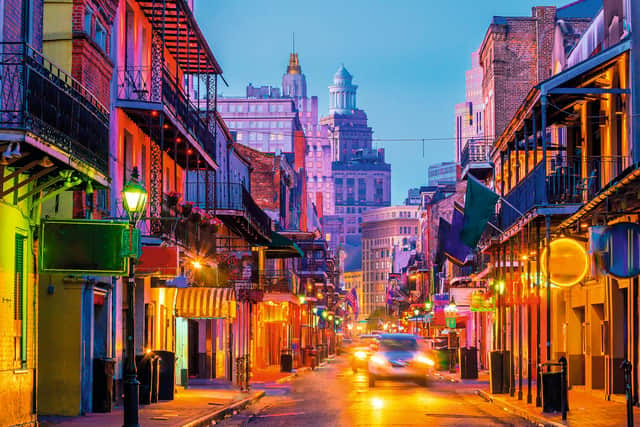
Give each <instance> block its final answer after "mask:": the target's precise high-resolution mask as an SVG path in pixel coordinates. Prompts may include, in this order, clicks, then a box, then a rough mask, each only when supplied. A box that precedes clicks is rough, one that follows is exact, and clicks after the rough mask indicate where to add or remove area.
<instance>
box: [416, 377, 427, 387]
mask: <svg viewBox="0 0 640 427" xmlns="http://www.w3.org/2000/svg"><path fill="white" fill-rule="evenodd" d="M416 382H417V383H418V385H419V386H421V387H426V386H427V385H428V381H427V378H426V377H424V378H418V381H416Z"/></svg>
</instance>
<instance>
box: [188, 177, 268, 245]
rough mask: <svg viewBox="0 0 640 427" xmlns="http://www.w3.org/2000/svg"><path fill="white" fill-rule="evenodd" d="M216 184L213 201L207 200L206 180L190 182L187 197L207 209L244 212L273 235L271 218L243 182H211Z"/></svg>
mask: <svg viewBox="0 0 640 427" xmlns="http://www.w3.org/2000/svg"><path fill="white" fill-rule="evenodd" d="M209 185H211V186H215V193H214V194H215V197H214V200H213V201H207V200H205V198H206V196H205V195H206V194H207V192H206V191H205V188H204V187H205V183H204V182H189V183H188V184H187V186H186V187H187V191H186V198H187V200H189V201H192V202H193V203H194V204H196V205H197V206H199V207H200V208H201V209H205V210H214V209H215V210H221V211H236V212H242V213H243V214H244V215H245V216H246V217H247V219H248V220H249V222H251V223H253V224H254V226H255V227H256V228H258V230H259V231H260V233H261V234H262V235H264V236H270V235H271V218H269V216H268V215H267V214H266V213H265V212H264V211H263V210H262V209H261V208H260V206H258V204H257V203H256V202H255V201H254V200H253V198H252V197H251V193H249V192H248V191H247V189H246V188H245V187H244V185H243V184H240V183H236V182H218V183H215V184H213V183H210V184H209Z"/></svg>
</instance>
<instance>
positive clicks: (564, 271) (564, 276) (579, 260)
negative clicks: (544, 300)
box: [540, 237, 589, 287]
mask: <svg viewBox="0 0 640 427" xmlns="http://www.w3.org/2000/svg"><path fill="white" fill-rule="evenodd" d="M550 246H551V258H550V259H549V270H551V283H552V284H554V285H557V286H562V287H566V286H573V285H575V284H576V283H578V282H580V281H581V280H582V279H584V276H586V274H587V271H588V270H589V257H588V256H587V251H586V250H585V248H584V246H582V245H581V244H580V243H579V242H577V241H576V240H573V239H569V238H567V237H562V238H560V239H556V240H553V241H552V242H551V245H550ZM540 261H541V262H540V264H541V269H542V277H543V280H544V278H546V277H547V270H546V268H547V248H545V249H544V251H542V257H541V260H540Z"/></svg>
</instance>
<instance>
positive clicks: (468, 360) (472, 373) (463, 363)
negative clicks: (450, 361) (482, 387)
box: [459, 347, 478, 380]
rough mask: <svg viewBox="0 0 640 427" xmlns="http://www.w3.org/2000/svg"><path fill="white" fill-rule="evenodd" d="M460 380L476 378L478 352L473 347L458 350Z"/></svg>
mask: <svg viewBox="0 0 640 427" xmlns="http://www.w3.org/2000/svg"><path fill="white" fill-rule="evenodd" d="M459 353H460V354H459V357H460V378H461V379H463V380H475V379H477V378H478V350H477V349H476V348H475V347H466V348H460V349H459Z"/></svg>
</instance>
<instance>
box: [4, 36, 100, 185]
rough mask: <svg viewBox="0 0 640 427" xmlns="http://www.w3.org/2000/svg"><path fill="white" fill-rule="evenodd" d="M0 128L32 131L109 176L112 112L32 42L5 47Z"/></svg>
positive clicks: (5, 44)
mask: <svg viewBox="0 0 640 427" xmlns="http://www.w3.org/2000/svg"><path fill="white" fill-rule="evenodd" d="M0 129H5V130H20V131H25V132H31V133H33V134H35V135H37V136H38V137H39V138H42V139H43V140H45V141H46V142H47V143H49V144H51V145H53V146H55V147H57V148H58V149H60V150H61V151H62V152H64V153H66V154H68V155H70V156H71V157H73V158H76V159H78V160H79V161H81V162H83V163H86V164H88V165H90V166H92V167H94V168H95V169H96V170H97V171H99V172H100V173H101V174H103V175H104V176H108V173H109V164H108V159H109V111H108V110H107V108H106V107H105V106H104V105H102V104H101V103H100V102H99V101H98V100H97V99H96V98H95V97H94V96H93V95H92V94H91V93H90V92H89V91H88V90H87V89H85V88H84V87H83V86H82V85H81V84H80V83H79V82H78V81H77V80H75V79H74V78H73V77H71V76H70V75H69V74H67V73H65V72H64V71H62V70H61V69H60V68H58V67H57V66H56V65H55V64H53V63H52V62H51V61H49V60H48V59H47V58H46V57H45V56H43V55H42V54H41V53H40V52H38V51H37V50H35V49H34V48H33V47H31V46H30V45H28V44H26V43H13V42H3V43H0Z"/></svg>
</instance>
